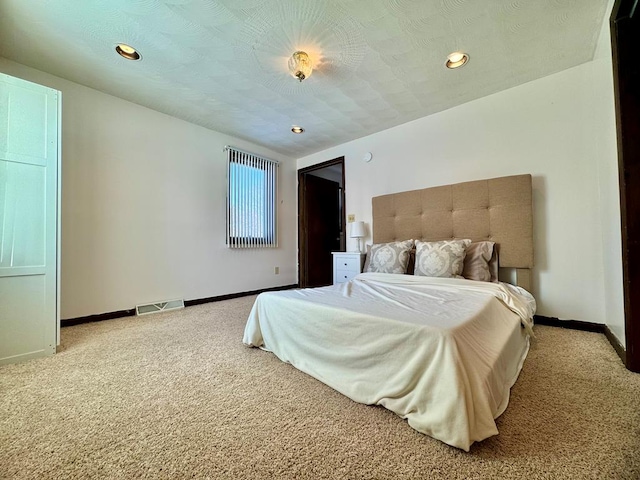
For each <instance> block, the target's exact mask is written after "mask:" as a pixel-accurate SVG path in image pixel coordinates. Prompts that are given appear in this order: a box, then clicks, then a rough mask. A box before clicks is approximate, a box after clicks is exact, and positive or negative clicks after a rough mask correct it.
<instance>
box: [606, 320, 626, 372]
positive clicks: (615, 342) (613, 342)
mask: <svg viewBox="0 0 640 480" xmlns="http://www.w3.org/2000/svg"><path fill="white" fill-rule="evenodd" d="M604 334H605V336H606V337H607V340H609V343H610V344H611V346H612V347H613V349H614V350H615V351H616V353H617V354H618V356H619V357H620V360H622V363H623V365H626V364H627V352H626V351H625V349H624V347H623V346H622V345H621V344H620V341H619V340H618V339H617V338H616V336H615V335H614V334H613V332H612V331H611V329H610V328H609V326H608V325H605V326H604Z"/></svg>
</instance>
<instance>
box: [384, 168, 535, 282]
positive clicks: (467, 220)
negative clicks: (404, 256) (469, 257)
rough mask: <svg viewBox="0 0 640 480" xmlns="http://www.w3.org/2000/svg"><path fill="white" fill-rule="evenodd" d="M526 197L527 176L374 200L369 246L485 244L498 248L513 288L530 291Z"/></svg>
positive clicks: (530, 238)
mask: <svg viewBox="0 0 640 480" xmlns="http://www.w3.org/2000/svg"><path fill="white" fill-rule="evenodd" d="M531 197H532V195H531V175H514V176H511V177H500V178H492V179H489V180H478V181H474V182H464V183H456V184H454V185H444V186H441V187H432V188H425V189H422V190H412V191H408V192H401V193H393V194H390V195H381V196H379V197H374V198H373V199H372V207H373V243H386V242H393V241H396V240H407V239H410V238H413V239H415V240H422V241H437V240H445V239H450V238H470V239H471V240H473V241H479V240H491V241H493V242H496V244H497V245H498V246H499V250H498V251H499V254H500V267H513V268H515V269H516V277H517V278H516V283H517V284H518V285H520V286H522V287H524V288H526V289H527V290H529V291H531V268H532V267H533V219H532V200H531Z"/></svg>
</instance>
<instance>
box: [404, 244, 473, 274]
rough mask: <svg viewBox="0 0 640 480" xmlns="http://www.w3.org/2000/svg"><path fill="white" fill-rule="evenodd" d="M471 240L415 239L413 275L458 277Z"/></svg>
mask: <svg viewBox="0 0 640 480" xmlns="http://www.w3.org/2000/svg"><path fill="white" fill-rule="evenodd" d="M470 243H471V240H469V239H464V240H442V241H440V242H421V241H420V240H417V241H416V266H415V270H414V272H413V274H414V275H422V276H423V277H460V274H461V273H462V268H463V266H464V256H465V254H466V249H467V247H468V246H469V244H470Z"/></svg>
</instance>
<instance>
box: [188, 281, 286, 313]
mask: <svg viewBox="0 0 640 480" xmlns="http://www.w3.org/2000/svg"><path fill="white" fill-rule="evenodd" d="M292 288H298V284H297V283H294V284H292V285H283V286H281V287H271V288H262V289H260V290H253V291H251V292H240V293H229V294H227V295H218V296H217V297H207V298H197V299H195V300H185V301H184V306H185V307H192V306H193V305H201V304H203V303H210V302H219V301H221V300H231V299H232V298H240V297H248V296H249V295H258V294H260V293H264V292H278V291H280V290H291V289H292Z"/></svg>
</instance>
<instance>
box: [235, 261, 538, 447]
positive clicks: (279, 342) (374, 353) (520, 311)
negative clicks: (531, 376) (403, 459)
mask: <svg viewBox="0 0 640 480" xmlns="http://www.w3.org/2000/svg"><path fill="white" fill-rule="evenodd" d="M534 311H535V301H534V300H533V297H531V295H530V294H528V293H527V292H526V291H524V290H522V289H519V288H518V287H514V286H512V285H508V284H503V283H500V284H496V283H488V282H475V281H471V280H462V279H440V278H427V277H417V276H411V275H394V274H377V273H363V274H360V275H358V276H357V277H355V278H354V279H353V280H352V281H350V282H347V283H344V284H339V285H334V286H330V287H323V288H313V289H301V290H288V291H282V292H269V293H262V294H260V295H259V296H258V298H257V299H256V302H255V304H254V306H253V309H252V310H251V313H250V315H249V319H248V321H247V325H246V327H245V332H244V338H243V342H244V343H245V344H247V345H249V346H255V347H261V348H263V349H265V350H268V351H271V352H273V353H274V354H276V355H277V356H278V357H279V358H280V359H281V360H283V361H285V362H289V363H291V364H292V365H294V366H295V367H296V368H298V369H300V370H302V371H303V372H306V373H308V374H309V375H312V376H313V377H315V378H317V379H318V380H320V381H322V382H324V383H326V384H327V385H329V386H330V387H332V388H334V389H336V390H338V391H339V392H341V393H343V394H344V395H346V396H348V397H349V398H351V399H353V400H355V401H356V402H360V403H365V404H377V405H382V406H384V407H386V408H388V409H389V410H391V411H393V412H395V413H397V414H398V415H400V416H401V417H403V418H406V419H407V421H408V422H409V425H411V427H413V428H415V429H416V430H418V431H420V432H422V433H425V434H427V435H430V436H432V437H434V438H437V439H439V440H441V441H443V442H445V443H448V444H449V445H452V446H455V447H458V448H461V449H464V450H467V451H468V450H469V447H470V446H471V444H472V443H473V442H474V441H480V440H483V439H485V438H487V437H490V436H492V435H496V434H497V433H498V430H497V428H496V425H495V421H494V419H495V418H496V417H498V416H499V415H500V414H501V413H502V412H503V411H504V409H505V408H506V406H507V403H508V399H509V389H510V388H511V386H512V385H513V384H514V383H515V381H516V379H517V376H518V374H519V372H520V369H521V368H522V363H523V362H524V359H525V357H526V355H527V352H528V349H529V335H528V331H530V326H531V318H532V316H533V314H534ZM523 326H525V328H523Z"/></svg>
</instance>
